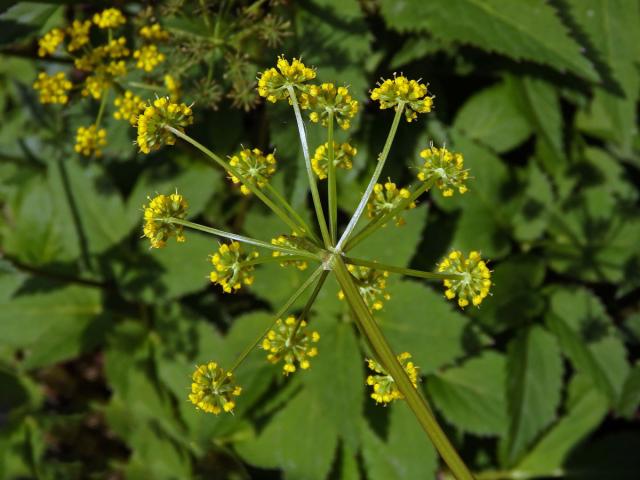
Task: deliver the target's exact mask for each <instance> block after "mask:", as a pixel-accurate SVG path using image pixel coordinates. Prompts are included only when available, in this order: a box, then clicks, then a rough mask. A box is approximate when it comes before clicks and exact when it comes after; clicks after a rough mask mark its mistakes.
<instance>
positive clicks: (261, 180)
mask: <svg viewBox="0 0 640 480" xmlns="http://www.w3.org/2000/svg"><path fill="white" fill-rule="evenodd" d="M229 165H231V166H232V167H234V168H235V169H236V170H237V171H238V172H240V174H241V175H242V176H243V177H244V178H245V179H247V180H249V181H250V182H251V183H252V184H253V185H255V186H257V187H260V188H262V187H264V186H265V185H266V184H267V183H268V182H269V179H270V178H271V177H272V176H273V174H274V173H276V157H275V156H274V154H273V153H268V154H267V155H265V154H264V153H262V150H260V149H259V148H254V149H253V150H250V149H248V148H243V149H242V150H240V152H239V153H238V154H236V155H234V156H233V157H231V159H230V160H229ZM228 173H229V178H230V179H231V181H232V182H233V183H234V184H236V185H237V184H238V183H241V182H242V180H240V179H239V178H238V177H236V176H235V175H234V174H233V173H232V172H228ZM240 191H241V192H242V193H243V194H245V195H249V194H250V193H251V190H250V189H249V188H248V187H247V186H246V185H244V184H243V185H241V186H240Z"/></svg>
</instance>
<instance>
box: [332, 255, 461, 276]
mask: <svg viewBox="0 0 640 480" xmlns="http://www.w3.org/2000/svg"><path fill="white" fill-rule="evenodd" d="M343 260H344V263H348V264H351V265H361V266H363V267H369V268H373V269H374V270H384V271H386V272H392V273H400V274H402V275H408V276H410V277H419V278H426V279H427V280H459V279H460V278H462V275H461V274H458V273H439V272H425V271H422V270H414V269H413V268H404V267H396V266H395V265H387V264H384V263H378V262H372V261H371V260H363V259H361V258H351V257H344V258H343Z"/></svg>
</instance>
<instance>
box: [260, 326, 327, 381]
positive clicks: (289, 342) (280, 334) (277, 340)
mask: <svg viewBox="0 0 640 480" xmlns="http://www.w3.org/2000/svg"><path fill="white" fill-rule="evenodd" d="M306 327H307V322H305V321H304V320H301V321H300V325H299V327H298V329H297V331H296V332H295V334H294V330H295V328H296V319H295V317H288V318H287V319H286V320H285V321H284V322H283V321H282V320H280V319H278V320H277V321H276V323H275V325H274V327H273V329H271V330H269V332H268V333H267V335H266V336H265V337H264V339H263V340H262V348H263V349H265V350H266V351H267V352H269V353H268V354H267V360H269V361H270V362H271V363H273V364H276V363H278V362H279V361H280V360H284V365H283V366H282V370H283V373H284V374H285V375H289V374H290V373H293V372H295V371H296V369H297V368H296V363H297V364H298V365H299V366H300V368H301V369H303V370H306V369H308V368H309V367H310V366H311V365H310V363H309V358H312V357H315V356H316V355H317V354H318V349H317V348H316V346H315V344H316V343H318V341H319V340H320V334H319V333H318V332H310V333H309V332H306V331H305V330H306Z"/></svg>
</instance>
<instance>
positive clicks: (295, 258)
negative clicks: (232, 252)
mask: <svg viewBox="0 0 640 480" xmlns="http://www.w3.org/2000/svg"><path fill="white" fill-rule="evenodd" d="M307 260H309V257H306V256H304V255H289V254H286V255H285V256H282V255H278V256H275V257H258V258H252V259H251V260H247V261H246V262H242V266H250V265H262V264H263V263H274V262H282V263H285V262H306V261H307ZM314 260H317V261H319V259H318V258H315V259H314Z"/></svg>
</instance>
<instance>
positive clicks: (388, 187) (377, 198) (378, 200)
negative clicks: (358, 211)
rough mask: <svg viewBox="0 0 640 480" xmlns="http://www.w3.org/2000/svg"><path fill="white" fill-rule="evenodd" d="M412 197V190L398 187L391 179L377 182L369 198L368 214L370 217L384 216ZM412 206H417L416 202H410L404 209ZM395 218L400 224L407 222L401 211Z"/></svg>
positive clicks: (397, 223)
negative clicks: (383, 182) (382, 182)
mask: <svg viewBox="0 0 640 480" xmlns="http://www.w3.org/2000/svg"><path fill="white" fill-rule="evenodd" d="M410 197H411V192H409V190H407V189H406V188H398V187H397V186H396V184H395V183H393V182H391V181H388V182H386V183H385V184H384V185H382V184H381V183H376V185H375V186H374V187H373V193H372V194H371V198H369V203H367V214H368V215H369V218H378V217H382V216H383V215H385V214H386V213H388V212H390V211H391V210H393V209H394V208H396V207H397V206H398V205H399V204H400V203H401V202H404V201H406V200H407V199H408V198H410ZM411 208H416V204H415V202H409V203H408V204H407V206H406V207H405V208H404V209H403V210H409V209H411ZM393 219H394V220H395V222H396V225H398V226H401V225H404V224H405V220H404V218H402V214H401V212H398V213H397V214H396V215H394V217H393Z"/></svg>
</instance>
